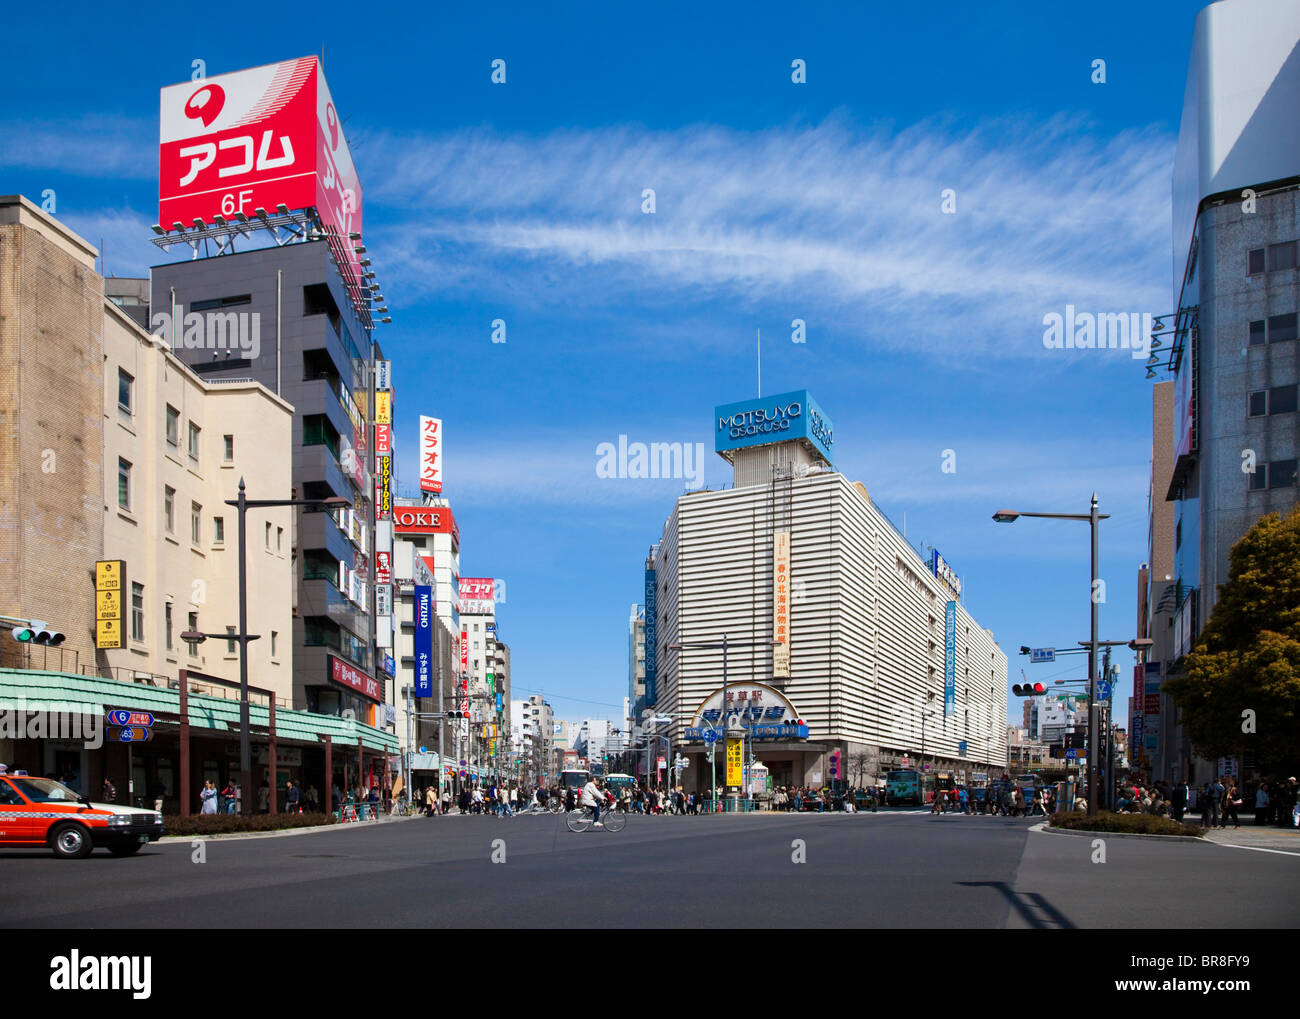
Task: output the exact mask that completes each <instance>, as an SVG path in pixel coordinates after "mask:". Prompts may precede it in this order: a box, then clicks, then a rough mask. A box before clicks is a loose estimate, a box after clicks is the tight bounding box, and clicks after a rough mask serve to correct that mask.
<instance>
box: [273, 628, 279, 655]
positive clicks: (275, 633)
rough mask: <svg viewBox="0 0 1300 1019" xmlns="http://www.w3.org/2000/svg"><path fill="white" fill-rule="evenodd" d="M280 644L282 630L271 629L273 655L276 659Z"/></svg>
mask: <svg viewBox="0 0 1300 1019" xmlns="http://www.w3.org/2000/svg"><path fill="white" fill-rule="evenodd" d="M279 646H280V631H279V630H272V631H271V657H272V658H273V659H274V658H275V656H276V654H277V653H278V649H279Z"/></svg>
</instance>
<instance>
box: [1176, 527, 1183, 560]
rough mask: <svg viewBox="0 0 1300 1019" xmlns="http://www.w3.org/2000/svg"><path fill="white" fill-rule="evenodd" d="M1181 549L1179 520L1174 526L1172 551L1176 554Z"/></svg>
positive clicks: (1181, 528)
mask: <svg viewBox="0 0 1300 1019" xmlns="http://www.w3.org/2000/svg"><path fill="white" fill-rule="evenodd" d="M1182 547H1183V522H1182V521H1181V520H1180V521H1178V523H1176V524H1174V551H1175V552H1177V551H1178V550H1179V549H1180V548H1182Z"/></svg>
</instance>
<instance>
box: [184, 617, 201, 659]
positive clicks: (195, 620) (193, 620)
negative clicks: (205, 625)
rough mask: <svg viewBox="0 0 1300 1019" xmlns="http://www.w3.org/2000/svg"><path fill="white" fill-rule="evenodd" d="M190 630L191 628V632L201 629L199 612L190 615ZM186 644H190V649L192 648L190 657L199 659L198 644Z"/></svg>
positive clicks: (188, 642)
mask: <svg viewBox="0 0 1300 1019" xmlns="http://www.w3.org/2000/svg"><path fill="white" fill-rule="evenodd" d="M189 628H190V629H191V630H198V628H199V614H198V613H197V612H191V613H190V614H189ZM186 643H187V644H189V647H190V657H191V658H197V657H198V656H199V646H198V644H196V643H193V642H191V641H186Z"/></svg>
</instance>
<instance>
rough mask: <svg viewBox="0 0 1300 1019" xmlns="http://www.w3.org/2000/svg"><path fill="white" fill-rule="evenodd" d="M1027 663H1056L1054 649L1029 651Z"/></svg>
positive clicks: (1043, 648) (1031, 649) (1039, 648)
mask: <svg viewBox="0 0 1300 1019" xmlns="http://www.w3.org/2000/svg"><path fill="white" fill-rule="evenodd" d="M1029 661H1030V664H1032V665H1045V664H1046V663H1048V662H1054V661H1056V648H1054V647H1035V648H1030V649H1029Z"/></svg>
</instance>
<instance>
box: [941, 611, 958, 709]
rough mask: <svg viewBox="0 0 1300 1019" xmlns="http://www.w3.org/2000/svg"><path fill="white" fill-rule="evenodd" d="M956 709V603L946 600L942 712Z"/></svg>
mask: <svg viewBox="0 0 1300 1019" xmlns="http://www.w3.org/2000/svg"><path fill="white" fill-rule="evenodd" d="M956 710H957V603H956V602H955V601H950V602H948V606H947V608H946V609H945V610H944V614H943V713H944V714H945V715H951V714H952V713H953V712H955V711H956Z"/></svg>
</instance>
